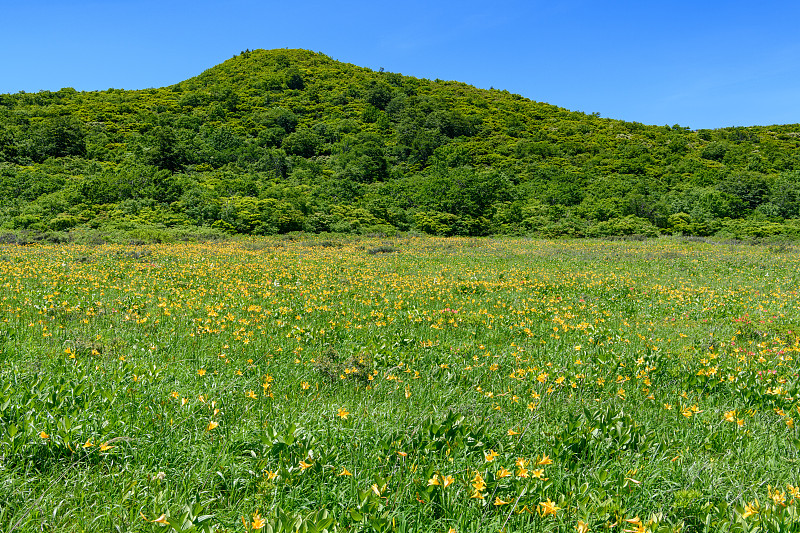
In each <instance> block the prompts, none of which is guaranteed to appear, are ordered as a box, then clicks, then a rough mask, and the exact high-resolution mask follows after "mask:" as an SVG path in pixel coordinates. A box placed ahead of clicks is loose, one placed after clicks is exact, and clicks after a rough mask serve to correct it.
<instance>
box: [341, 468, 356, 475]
mask: <svg viewBox="0 0 800 533" xmlns="http://www.w3.org/2000/svg"><path fill="white" fill-rule="evenodd" d="M339 475H340V476H352V475H353V474H351V473H350V471H349V470H347V469H346V468H345V467H342V471H341V472H340V473H339Z"/></svg>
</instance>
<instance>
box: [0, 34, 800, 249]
mask: <svg viewBox="0 0 800 533" xmlns="http://www.w3.org/2000/svg"><path fill="white" fill-rule="evenodd" d="M798 147H800V124H793V125H775V126H768V127H761V126H759V127H747V128H742V127H738V128H725V129H719V130H699V131H690V130H689V129H688V128H684V127H681V126H678V125H675V126H647V125H643V124H640V123H636V122H623V121H619V120H612V119H606V118H601V117H599V116H597V115H596V114H595V115H587V114H584V113H579V112H572V111H568V110H566V109H562V108H559V107H555V106H552V105H548V104H544V103H539V102H534V101H531V100H528V99H526V98H523V97H521V96H519V95H516V94H511V93H509V92H507V91H499V90H482V89H477V88H475V87H472V86H469V85H466V84H463V83H459V82H453V81H441V80H435V81H431V80H425V79H417V78H413V77H409V76H403V75H400V74H395V73H390V72H376V71H373V70H370V69H367V68H361V67H358V66H355V65H350V64H346V63H340V62H338V61H334V60H333V59H331V58H329V57H327V56H325V55H323V54H318V53H313V52H309V51H304V50H270V51H266V50H256V51H247V52H243V53H241V54H240V55H237V56H235V57H234V58H232V59H230V60H228V61H226V62H224V63H222V64H220V65H218V66H216V67H213V68H211V69H209V70H207V71H206V72H204V73H202V74H200V75H199V76H197V77H195V78H191V79H189V80H186V81H183V82H181V83H178V84H176V85H173V86H169V87H164V88H159V89H146V90H140V91H125V90H115V89H108V90H106V91H94V92H77V91H75V90H73V89H62V90H60V91H57V92H49V91H43V92H39V93H22V92H21V93H17V94H10V95H9V94H5V95H0V229H2V230H3V231H4V232H5V233H6V234H7V236H8V235H11V234H15V235H17V236H19V235H20V234H26V235H28V236H35V235H43V236H46V237H48V238H50V239H55V240H58V239H66V238H71V236H74V235H81V234H91V233H92V232H94V233H95V234H98V235H100V234H102V235H126V236H129V237H131V238H143V239H159V238H170V236H172V237H175V236H180V235H193V234H199V233H203V232H206V233H207V232H214V231H216V232H226V233H233V232H239V233H253V234H270V233H280V232H291V231H299V230H304V231H311V232H325V231H332V232H349V233H357V232H372V233H374V232H381V233H391V232H394V231H397V230H401V231H407V230H415V231H421V232H427V233H433V234H440V235H453V234H459V235H485V234H504V233H506V234H507V233H513V234H537V235H543V236H558V235H572V236H603V235H625V234H641V235H656V234H658V233H683V234H692V235H714V234H717V235H722V236H729V237H738V238H742V237H748V236H750V237H767V236H776V235H777V236H794V237H797V236H798V235H800V220H798V219H800V150H798Z"/></svg>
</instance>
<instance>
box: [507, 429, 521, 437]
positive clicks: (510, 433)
mask: <svg viewBox="0 0 800 533" xmlns="http://www.w3.org/2000/svg"><path fill="white" fill-rule="evenodd" d="M514 435H519V431H514V430H513V429H509V430H508V436H509V437H513V436H514Z"/></svg>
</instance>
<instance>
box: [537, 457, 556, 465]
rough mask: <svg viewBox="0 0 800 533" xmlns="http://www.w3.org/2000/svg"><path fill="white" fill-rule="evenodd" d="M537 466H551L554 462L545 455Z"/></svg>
mask: <svg viewBox="0 0 800 533" xmlns="http://www.w3.org/2000/svg"><path fill="white" fill-rule="evenodd" d="M536 464H537V465H551V464H553V460H552V459H550V458H549V457H548V456H546V455H544V456H542V458H541V459H540V460H539V462H537V463H536Z"/></svg>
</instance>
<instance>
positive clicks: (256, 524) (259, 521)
mask: <svg viewBox="0 0 800 533" xmlns="http://www.w3.org/2000/svg"><path fill="white" fill-rule="evenodd" d="M250 527H251V528H252V529H261V528H262V527H264V519H263V518H261V514H260V513H259V512H258V510H256V513H255V514H254V515H253V523H252V524H250Z"/></svg>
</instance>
